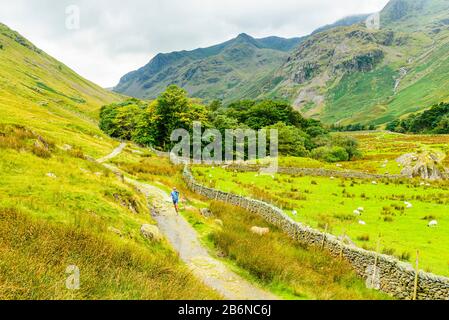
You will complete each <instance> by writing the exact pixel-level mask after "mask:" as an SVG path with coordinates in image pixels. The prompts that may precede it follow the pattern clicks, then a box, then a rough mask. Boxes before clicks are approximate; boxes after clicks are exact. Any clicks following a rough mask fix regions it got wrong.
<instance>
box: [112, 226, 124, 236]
mask: <svg viewBox="0 0 449 320" xmlns="http://www.w3.org/2000/svg"><path fill="white" fill-rule="evenodd" d="M108 231H110V232H112V233H115V234H116V235H118V236H119V237H122V236H123V234H122V232H121V231H120V230H119V229H117V228H114V227H109V228H108Z"/></svg>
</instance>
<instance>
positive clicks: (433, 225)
mask: <svg viewBox="0 0 449 320" xmlns="http://www.w3.org/2000/svg"><path fill="white" fill-rule="evenodd" d="M437 225H438V221H436V220H432V221H430V222H429V224H428V227H430V228H432V227H436V226H437Z"/></svg>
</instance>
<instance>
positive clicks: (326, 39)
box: [116, 0, 449, 124]
mask: <svg viewBox="0 0 449 320" xmlns="http://www.w3.org/2000/svg"><path fill="white" fill-rule="evenodd" d="M380 15H381V27H380V30H376V29H368V28H367V27H366V25H365V22H364V21H365V19H366V17H367V15H357V16H351V17H348V18H345V19H342V20H340V21H337V22H336V23H334V24H331V25H328V26H324V27H322V28H320V29H318V30H316V31H315V32H313V33H312V34H311V35H310V36H308V37H305V38H301V39H298V40H289V43H290V44H292V45H291V46H285V47H284V48H285V49H284V51H280V50H279V49H280V48H279V47H274V46H268V45H266V46H263V45H261V44H260V40H255V39H252V38H251V37H249V36H246V35H241V36H239V37H238V38H237V39H235V40H232V41H230V42H228V43H226V44H222V45H219V46H215V47H211V48H208V49H199V51H198V50H195V51H193V52H178V53H172V54H168V55H158V56H157V57H156V58H155V59H153V61H152V62H150V64H148V65H147V66H146V67H144V68H142V69H140V70H138V71H135V72H133V73H130V74H128V75H126V76H125V77H124V78H123V79H122V81H121V82H120V84H119V85H118V86H117V88H116V91H117V92H122V93H125V94H128V95H132V96H137V97H144V98H152V97H154V96H155V95H156V94H157V93H158V92H160V91H162V90H163V89H164V88H165V87H166V86H167V85H168V84H171V83H175V84H178V85H180V86H182V87H184V88H186V89H187V90H188V91H189V92H190V93H191V94H192V95H193V96H196V97H200V98H204V99H206V100H211V99H223V100H224V101H225V102H228V101H230V100H233V99H242V98H250V99H259V98H275V99H285V100H289V101H291V102H292V103H293V104H294V105H295V107H296V108H297V109H298V110H300V111H302V112H303V113H304V114H305V115H307V116H309V117H314V118H319V119H321V120H323V121H324V122H326V123H341V124H349V123H364V124H384V123H386V122H389V121H391V120H393V119H396V118H398V117H402V116H404V115H406V114H409V113H411V112H416V111H419V110H423V109H425V108H427V107H429V106H430V105H432V104H434V103H437V102H441V101H447V100H448V99H449V92H448V91H447V87H448V85H449V80H447V79H446V78H447V77H446V76H445V75H446V74H447V73H448V71H449V56H448V54H447V52H448V49H449V1H448V0H391V1H390V2H389V3H388V4H387V6H386V7H385V8H384V9H383V10H382V12H381V13H380ZM295 41H296V42H297V44H298V45H297V46H294V45H293V44H294V42H295ZM281 42H283V41H281ZM288 49H293V50H292V51H290V52H289V51H288Z"/></svg>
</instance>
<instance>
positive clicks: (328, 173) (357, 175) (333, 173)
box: [227, 165, 408, 180]
mask: <svg viewBox="0 0 449 320" xmlns="http://www.w3.org/2000/svg"><path fill="white" fill-rule="evenodd" d="M227 168H228V169H230V170H235V171H239V172H258V171H259V170H260V167H259V166H250V165H230V166H228V167H227ZM277 173H281V174H290V175H304V176H315V177H342V178H349V179H373V180H381V179H406V178H408V177H407V176H405V175H400V174H372V173H364V172H358V171H351V170H330V169H320V168H296V167H280V168H279V169H278V170H277Z"/></svg>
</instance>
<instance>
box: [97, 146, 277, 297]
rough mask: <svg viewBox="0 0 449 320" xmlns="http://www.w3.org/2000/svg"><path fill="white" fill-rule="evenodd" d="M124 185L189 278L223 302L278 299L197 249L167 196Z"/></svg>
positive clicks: (196, 242) (151, 188)
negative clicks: (142, 201) (146, 205)
mask: <svg viewBox="0 0 449 320" xmlns="http://www.w3.org/2000/svg"><path fill="white" fill-rule="evenodd" d="M125 147H126V144H121V145H120V146H119V147H118V148H117V149H115V150H114V151H113V152H112V153H111V154H110V155H109V156H106V157H104V158H102V159H101V160H103V161H102V162H106V161H107V160H110V159H112V158H114V157H116V156H118V155H119V154H120V153H121V152H122V151H123V149H124V148H125ZM105 159H106V160H105ZM99 162H100V160H99ZM104 166H105V167H107V168H108V169H110V170H112V171H113V172H115V173H116V174H122V172H121V171H120V170H119V169H118V168H116V167H114V166H112V165H109V164H104ZM125 182H127V183H129V184H131V185H133V186H135V187H136V188H137V189H138V190H139V191H140V192H142V193H143V194H144V195H145V196H146V197H147V198H148V200H149V202H150V203H151V204H152V206H153V208H154V210H153V213H152V215H153V218H154V219H155V220H156V221H157V223H158V225H159V228H160V230H161V232H162V233H163V234H164V236H165V237H166V238H167V239H168V241H169V242H170V243H171V245H172V246H173V248H174V249H175V250H176V251H177V252H178V254H179V256H180V258H181V259H182V260H183V261H184V262H185V263H186V264H187V266H188V267H189V268H190V270H192V272H193V274H194V275H195V276H196V277H198V278H199V279H201V280H202V281H203V282H204V283H205V284H206V285H207V286H209V287H211V288H213V289H215V290H216V291H217V292H218V293H220V294H221V295H222V296H223V297H224V298H225V299H227V300H277V299H279V298H278V297H276V296H275V295H273V294H271V293H269V292H266V291H264V290H262V289H260V288H258V287H255V286H254V285H252V284H250V283H249V282H248V281H246V280H245V279H243V278H242V277H240V276H239V275H237V274H236V273H234V272H232V271H231V270H229V268H228V267H227V266H226V265H225V264H224V263H222V262H220V261H218V260H217V259H215V258H213V257H212V256H211V255H210V254H209V253H208V251H207V250H206V248H204V247H203V246H202V245H201V243H200V241H199V239H198V235H197V233H196V231H195V230H194V229H193V228H192V226H191V225H190V224H189V223H188V222H187V221H186V220H185V219H184V218H183V217H182V216H180V215H177V214H176V212H175V210H174V208H173V204H172V201H171V199H170V196H169V195H168V194H167V193H166V192H164V191H163V190H161V189H159V188H157V187H155V186H152V185H149V184H145V183H142V182H139V181H136V180H134V179H131V178H128V177H125Z"/></svg>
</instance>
